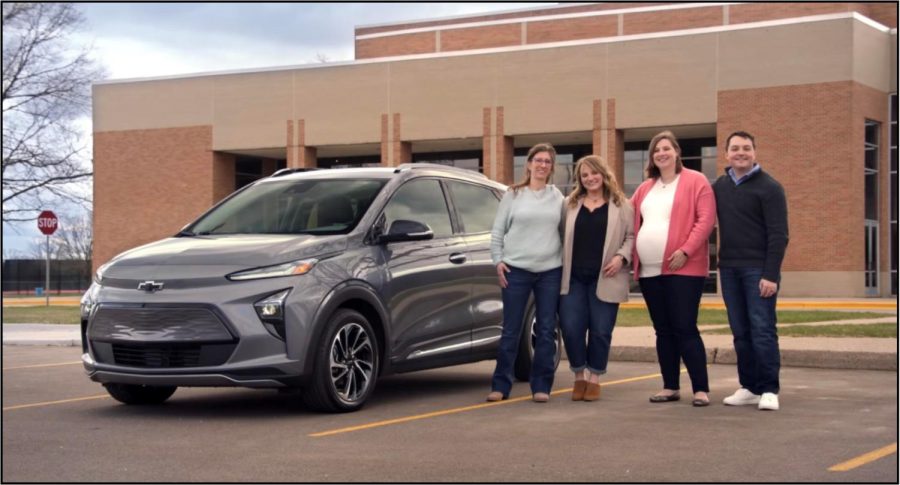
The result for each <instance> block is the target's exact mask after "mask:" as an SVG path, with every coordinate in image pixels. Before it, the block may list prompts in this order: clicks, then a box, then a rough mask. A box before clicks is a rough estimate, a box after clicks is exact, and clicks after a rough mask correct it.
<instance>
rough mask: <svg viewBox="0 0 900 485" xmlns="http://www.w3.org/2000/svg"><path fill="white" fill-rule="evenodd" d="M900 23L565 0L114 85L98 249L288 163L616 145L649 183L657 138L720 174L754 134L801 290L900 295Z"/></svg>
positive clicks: (514, 161) (162, 225) (490, 158)
mask: <svg viewBox="0 0 900 485" xmlns="http://www.w3.org/2000/svg"><path fill="white" fill-rule="evenodd" d="M335 8H340V7H339V6H336V7H335ZM896 27H897V4H896V3H794V4H791V3H769V4H759V3H754V4H744V3H718V4H711V3H695V4H692V3H601V4H572V5H565V4H564V5H560V6H556V7H549V8H548V7H542V8H532V9H527V10H517V11H510V12H504V13H495V14H491V15H474V16H465V17H453V18H444V19H437V20H430V21H421V22H415V23H405V24H391V25H378V26H365V27H357V29H356V34H355V42H356V43H355V46H356V59H355V60H354V61H350V62H343V63H333V64H322V65H303V66H293V67H276V68H271V69H259V70H248V71H240V72H223V73H208V74H196V75H189V76H174V77H166V78H154V79H134V80H121V81H109V82H103V83H99V84H97V85H95V86H94V113H93V121H94V169H95V176H94V234H95V242H94V258H93V261H94V265H95V267H96V266H97V265H100V264H103V263H104V262H105V261H107V260H109V259H110V258H111V257H113V256H114V255H115V254H117V253H119V252H121V251H124V250H126V249H129V248H131V247H134V246H137V245H140V244H143V243H147V242H150V241H153V240H156V239H159V238H162V237H165V236H168V235H171V234H173V233H175V232H177V231H178V230H179V229H180V228H181V227H182V226H183V225H184V224H186V223H188V222H190V221H191V220H193V219H194V218H196V217H197V216H198V215H200V214H201V213H202V212H203V211H204V210H206V209H207V208H208V207H209V206H211V205H212V204H214V203H215V202H217V201H219V200H220V199H222V198H223V197H225V196H226V195H228V194H229V193H231V192H232V191H234V190H235V189H236V188H238V187H240V186H242V185H244V184H246V183H248V182H250V181H252V180H254V179H256V178H259V177H262V176H266V175H268V174H271V173H272V172H274V171H275V170H276V169H277V168H279V167H285V166H286V167H326V168H328V167H340V166H360V165H387V166H395V165H398V164H400V163H405V162H425V161H428V162H437V163H444V164H449V165H456V166H461V167H465V168H469V169H473V170H479V171H482V172H483V173H485V174H486V175H487V176H488V177H490V178H492V179H496V180H499V181H501V182H504V183H511V182H512V181H513V180H515V179H518V178H520V176H521V171H522V166H523V160H524V157H523V155H524V153H525V151H527V149H528V147H530V146H531V145H532V144H534V143H536V142H540V141H549V142H551V143H553V144H554V145H556V147H557V149H558V151H559V153H560V156H559V159H558V163H559V166H558V169H557V174H556V180H555V182H556V184H557V185H558V186H560V187H562V188H564V189H565V188H566V187H567V185H568V184H570V183H571V182H570V177H571V172H572V164H573V162H574V161H575V160H577V159H578V158H579V157H581V156H582V155H585V154H589V153H596V154H600V155H602V156H603V157H605V158H606V159H607V160H608V161H609V162H610V163H611V164H612V166H613V167H614V168H615V170H616V171H617V173H618V176H619V180H620V181H623V183H624V185H625V187H626V191H627V192H628V193H629V195H630V193H631V192H632V191H633V190H634V188H635V187H636V186H637V184H639V183H640V182H641V178H642V169H643V166H644V165H645V164H646V161H647V153H646V149H647V144H648V141H649V140H650V138H651V137H652V136H653V135H654V134H655V133H657V132H659V131H661V130H663V129H671V130H672V131H674V132H675V133H676V135H678V136H679V139H680V141H681V143H682V147H683V150H684V153H683V155H684V158H685V162H686V164H687V165H688V166H689V167H692V168H696V169H698V170H701V171H703V172H704V173H705V174H707V176H708V177H709V178H710V179H713V178H715V177H716V176H717V175H718V174H721V173H722V171H723V169H724V166H725V160H724V157H723V156H722V154H721V153H718V150H717V147H721V146H722V145H723V144H724V142H725V137H726V136H727V135H728V134H729V133H731V132H732V131H735V130H738V129H742V130H746V131H749V132H751V133H753V134H754V135H755V136H756V137H757V144H758V147H757V148H758V150H757V152H758V158H759V160H760V162H761V163H762V165H763V166H764V167H765V169H766V170H768V171H770V172H771V173H773V174H774V176H775V177H777V178H778V179H779V180H780V181H781V182H782V183H783V185H784V186H785V189H786V191H787V196H788V206H789V211H790V215H789V219H790V233H791V242H790V245H789V247H788V253H787V257H786V259H785V262H784V267H783V270H784V274H783V287H784V289H783V292H782V294H783V295H785V296H801V295H802V296H845V297H851V296H854V297H857V296H887V295H892V294H893V295H896V294H897V29H896ZM710 243H711V244H712V245H713V246H714V245H715V240H714V237H713V238H712V240H711V242H710ZM713 257H714V256H713ZM716 287H717V285H716V282H715V278H714V277H713V278H711V280H710V284H709V285H708V291H712V292H714V291H716Z"/></svg>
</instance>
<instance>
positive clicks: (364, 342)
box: [302, 309, 381, 413]
mask: <svg viewBox="0 0 900 485" xmlns="http://www.w3.org/2000/svg"><path fill="white" fill-rule="evenodd" d="M315 352H316V353H315V365H314V367H313V376H312V381H311V383H310V385H309V386H308V387H307V388H306V389H305V390H304V392H303V394H302V398H303V402H304V404H306V406H307V407H308V408H310V409H312V410H315V411H321V412H331V413H346V412H352V411H356V410H358V409H360V408H361V407H362V406H363V404H365V402H366V399H368V397H369V395H371V394H372V391H373V390H374V389H375V381H376V380H377V378H378V369H379V365H380V362H381V353H380V351H379V348H378V339H377V338H376V336H375V331H374V330H372V325H371V324H370V323H369V321H368V320H366V318H365V317H364V316H363V315H362V314H360V313H359V312H356V311H353V310H349V309H341V310H338V311H337V312H336V313H335V314H334V315H332V317H331V319H329V321H328V324H327V326H326V328H325V331H324V335H323V338H322V340H321V341H320V342H319V344H318V347H317V348H316V351H315Z"/></svg>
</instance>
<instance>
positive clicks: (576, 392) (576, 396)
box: [572, 379, 587, 401]
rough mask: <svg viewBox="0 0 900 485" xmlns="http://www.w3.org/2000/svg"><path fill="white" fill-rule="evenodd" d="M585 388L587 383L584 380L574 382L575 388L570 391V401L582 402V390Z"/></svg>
mask: <svg viewBox="0 0 900 485" xmlns="http://www.w3.org/2000/svg"><path fill="white" fill-rule="evenodd" d="M586 388H587V381H586V380H584V379H581V380H577V381H575V387H574V388H573V389H572V400H573V401H583V400H584V390H585V389H586Z"/></svg>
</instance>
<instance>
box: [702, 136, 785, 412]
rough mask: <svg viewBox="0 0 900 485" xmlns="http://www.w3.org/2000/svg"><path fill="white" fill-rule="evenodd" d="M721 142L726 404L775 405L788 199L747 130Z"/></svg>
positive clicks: (719, 194)
mask: <svg viewBox="0 0 900 485" xmlns="http://www.w3.org/2000/svg"><path fill="white" fill-rule="evenodd" d="M725 144H726V146H727V151H726V155H725V156H726V158H727V159H728V164H729V166H728V167H727V168H726V169H725V175H722V176H721V177H719V179H718V180H716V182H715V184H713V191H714V192H715V194H716V207H717V215H718V218H719V277H720V279H721V282H722V296H723V298H724V299H725V307H726V309H727V310H728V323H729V325H730V326H731V332H732V333H733V334H734V351H735V353H736V354H737V367H738V380H739V381H740V384H741V388H740V389H738V390H737V391H736V392H735V393H734V394H732V395H731V396H728V397H726V398H725V400H724V403H725V404H727V405H730V406H742V405H748V404H755V405H757V407H758V408H759V409H762V410H770V411H775V410H777V409H778V406H779V405H778V391H779V382H778V373H779V371H780V369H781V354H780V352H779V351H778V333H777V331H776V329H775V323H776V318H775V303H776V299H777V295H778V288H779V284H780V281H781V262H782V260H783V259H784V252H785V249H786V248H787V243H788V224H787V201H786V200H785V196H784V189H783V188H782V187H781V184H779V183H778V181H777V180H775V179H774V178H772V176H770V175H769V174H768V173H766V172H764V171H763V170H762V168H760V166H759V164H758V163H756V140H755V139H754V138H753V136H752V135H751V134H749V133H747V132H743V131H738V132H735V133H732V134H731V135H729V136H728V139H727V140H726V143H725Z"/></svg>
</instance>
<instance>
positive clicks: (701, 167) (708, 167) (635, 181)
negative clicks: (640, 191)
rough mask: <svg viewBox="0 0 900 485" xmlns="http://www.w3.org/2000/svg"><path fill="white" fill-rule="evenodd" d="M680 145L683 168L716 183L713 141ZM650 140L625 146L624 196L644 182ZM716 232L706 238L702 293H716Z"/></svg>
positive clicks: (634, 288) (687, 141) (686, 141)
mask: <svg viewBox="0 0 900 485" xmlns="http://www.w3.org/2000/svg"><path fill="white" fill-rule="evenodd" d="M678 144H679V145H681V161H682V163H683V164H684V166H685V167H687V168H689V169H691V170H696V171H698V172H702V173H703V175H706V178H707V179H709V182H710V183H712V182H714V181H715V180H716V157H717V155H718V148H717V147H716V139H715V138H687V139H684V140H678ZM648 148H650V140H647V141H640V142H629V143H626V144H625V157H624V160H625V180H624V182H623V183H622V190H624V191H625V195H627V196H628V197H631V196H632V195H634V191H635V190H637V188H638V185H641V182H643V181H644V176H645V174H646V171H645V169H646V167H647V163H648V162H649V160H650V153H649V152H648V151H647V149H648ZM716 236H717V233H716V230H713V232H712V234H710V235H709V276H708V277H707V278H706V283H705V284H704V285H703V292H704V293H716V292H717V290H718V274H719V272H718V270H717V268H718V265H719V259H718V255H719V252H718V246H717V244H716V241H717V237H716ZM632 291H633V292H634V291H639V289H638V288H637V285H636V284H634V285H632Z"/></svg>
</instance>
